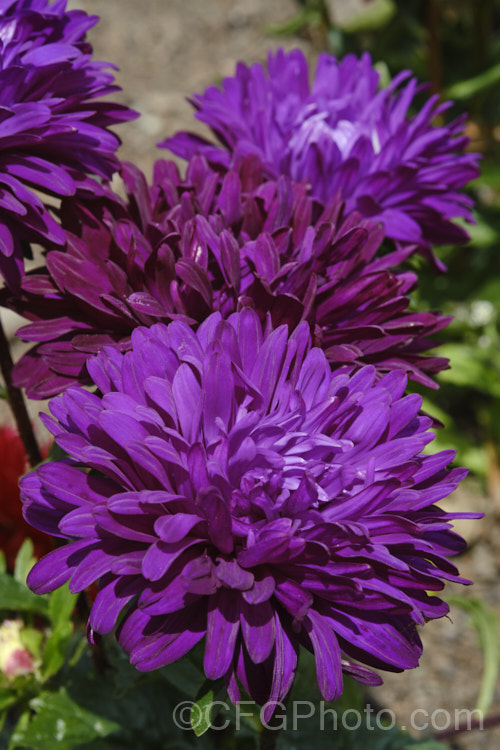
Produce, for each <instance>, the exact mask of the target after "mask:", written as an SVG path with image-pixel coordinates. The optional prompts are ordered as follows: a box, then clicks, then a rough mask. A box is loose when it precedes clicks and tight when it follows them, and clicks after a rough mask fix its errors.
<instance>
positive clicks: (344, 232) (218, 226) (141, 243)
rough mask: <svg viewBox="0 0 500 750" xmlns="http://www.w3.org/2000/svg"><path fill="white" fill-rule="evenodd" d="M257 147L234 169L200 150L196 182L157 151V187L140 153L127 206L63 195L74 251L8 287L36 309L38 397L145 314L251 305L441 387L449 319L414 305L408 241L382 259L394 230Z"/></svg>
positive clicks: (381, 367)
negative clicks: (222, 171) (220, 168)
mask: <svg viewBox="0 0 500 750" xmlns="http://www.w3.org/2000/svg"><path fill="white" fill-rule="evenodd" d="M258 166H259V164H258V162H257V163H256V161H255V159H252V158H250V159H246V160H243V164H242V166H241V170H240V171H239V172H235V171H230V172H228V173H227V174H226V175H225V177H224V178H223V179H221V178H220V176H219V175H218V174H217V173H216V172H214V171H212V170H211V169H210V168H209V167H208V166H207V164H206V162H205V161H204V159H202V158H199V157H194V158H193V160H192V162H191V163H190V165H189V167H188V170H187V175H186V179H185V180H181V179H180V177H179V174H178V172H177V168H176V167H175V165H174V164H173V163H171V162H163V161H162V162H158V163H157V165H156V168H155V175H154V183H153V186H152V187H151V188H148V187H147V184H146V181H145V179H144V177H143V176H142V175H141V173H140V172H139V171H138V170H136V169H135V168H133V167H132V166H131V165H128V166H125V167H124V172H123V176H124V179H125V183H126V185H127V188H128V191H129V200H128V204H127V205H126V204H124V203H122V202H120V201H119V200H118V199H117V198H116V196H114V195H113V194H112V193H106V192H104V189H102V190H101V192H102V195H101V196H100V197H99V198H96V199H95V200H93V201H90V202H88V203H87V204H77V203H76V201H75V200H74V199H72V200H71V201H68V202H67V205H66V206H63V217H62V223H63V225H64V226H65V227H68V228H69V229H71V230H72V232H70V231H68V235H67V237H68V243H67V246H66V248H65V249H64V251H57V250H53V251H50V252H49V253H48V255H47V259H46V268H43V269H41V270H40V271H37V272H34V273H30V274H28V275H26V276H25V278H24V280H23V285H22V290H21V293H20V294H18V295H13V296H11V297H10V298H5V295H4V299H3V304H6V305H9V306H10V307H12V308H13V309H14V310H16V311H17V312H19V313H21V314H22V315H25V316H27V317H28V318H29V319H31V320H32V321H33V323H31V324H30V325H28V326H26V327H24V328H22V329H21V330H20V331H19V332H18V335H19V337H20V338H22V339H23V340H25V341H30V342H35V344H36V345H35V346H34V348H32V349H31V350H30V351H28V352H27V354H25V355H24V356H23V358H22V359H21V360H20V361H19V362H18V364H17V365H16V367H15V371H14V376H15V379H16V382H17V384H18V385H19V386H24V387H26V389H27V392H28V395H29V396H30V397H31V398H44V397H47V396H52V395H55V394H57V393H60V392H61V391H62V390H63V389H64V388H65V387H67V386H68V385H70V384H74V383H75V382H80V383H88V382H89V380H88V377H89V376H88V373H87V370H86V366H85V365H86V361H87V359H88V358H89V357H90V356H93V355H94V354H95V353H96V352H97V351H99V349H100V348H101V347H102V346H103V345H105V344H108V345H109V344H111V345H115V346H116V347H117V348H118V349H119V350H122V351H123V350H126V349H127V348H129V346H130V334H131V333H132V331H133V329H134V328H136V327H137V326H139V325H147V326H149V325H152V324H153V323H155V322H158V321H163V322H168V321H169V320H172V319H181V320H183V321H184V322H186V323H188V324H189V325H192V326H196V325H198V324H199V323H201V322H202V321H203V320H204V319H205V318H206V317H207V315H209V314H210V313H211V312H213V311H214V310H219V311H220V312H221V313H222V314H223V316H224V317H227V316H228V315H229V314H231V313H233V312H235V311H237V310H239V309H241V308H242V307H245V306H250V307H253V308H254V309H256V310H257V311H258V313H259V316H260V319H261V321H262V324H263V325H264V324H265V320H266V315H267V313H268V312H270V313H271V317H272V321H273V324H274V326H276V325H279V324H280V323H287V324H288V325H289V327H290V330H292V329H293V328H295V327H296V326H297V325H298V324H299V323H300V321H301V320H307V321H308V322H309V324H310V326H311V329H312V331H313V333H314V340H315V343H316V344H318V345H321V346H322V347H323V348H324V349H325V351H326V355H327V357H328V358H329V360H330V361H331V362H332V364H334V366H335V367H339V366H342V365H343V366H346V367H350V368H359V367H361V366H363V365H365V364H373V365H375V366H376V368H377V370H378V371H379V372H387V371H389V370H392V369H395V368H400V369H403V370H405V371H407V372H408V373H410V374H411V377H413V378H414V379H415V380H418V381H420V382H422V383H425V384H427V385H430V386H431V387H435V383H434V381H433V380H432V378H431V377H430V375H431V374H433V373H435V372H437V371H439V370H441V369H443V368H444V367H446V366H447V360H446V359H443V358H441V357H435V356H425V355H423V352H425V351H426V350H427V349H429V348H430V347H433V346H436V345H437V343H438V342H436V341H434V340H433V339H432V338H431V336H432V335H433V334H434V333H436V332H437V331H439V330H440V329H441V328H443V327H444V326H445V325H446V324H447V322H448V320H449V319H448V318H445V317H443V316H441V315H440V314H438V313H433V312H429V313H416V312H412V311H410V310H408V304H409V301H408V297H407V294H408V293H409V292H411V291H412V290H413V288H414V287H415V284H416V277H415V276H414V274H412V273H402V272H398V273H394V272H392V271H391V270H390V268H391V265H393V264H394V263H395V262H397V261H398V260H400V259H401V258H402V257H403V256H404V253H402V252H398V251H395V252H393V253H390V254H388V255H386V256H383V257H378V255H377V251H378V248H379V245H380V242H381V240H382V236H383V232H382V230H381V227H380V226H379V225H375V224H374V223H372V222H369V221H367V220H363V219H361V217H360V216H359V215H357V214H355V213H352V214H351V215H349V216H348V217H347V218H344V217H343V210H342V204H341V203H340V202H339V201H337V200H335V199H332V200H331V201H330V202H329V203H328V204H327V205H326V206H325V207H323V206H322V205H321V204H319V203H317V202H316V201H314V200H312V199H311V198H310V197H309V196H308V195H307V190H306V187H305V186H304V185H300V184H298V183H295V184H293V183H291V182H290V180H288V179H287V178H284V177H282V178H280V179H279V180H278V181H277V182H276V181H269V182H262V176H261V174H260V172H259V169H258Z"/></svg>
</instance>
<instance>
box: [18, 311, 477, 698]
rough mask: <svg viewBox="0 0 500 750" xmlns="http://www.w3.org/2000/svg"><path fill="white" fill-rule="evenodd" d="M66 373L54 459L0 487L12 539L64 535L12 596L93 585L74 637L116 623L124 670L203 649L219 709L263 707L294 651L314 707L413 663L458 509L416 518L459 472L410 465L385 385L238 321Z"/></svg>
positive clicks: (447, 567) (415, 424) (413, 439)
mask: <svg viewBox="0 0 500 750" xmlns="http://www.w3.org/2000/svg"><path fill="white" fill-rule="evenodd" d="M88 369H89V372H90V374H91V377H92V380H93V382H94V383H95V385H96V386H97V387H98V389H99V393H100V395H95V394H92V393H90V392H88V391H87V390H85V389H83V388H69V389H68V390H67V391H66V392H65V393H64V394H63V395H61V396H59V397H57V398H55V399H53V400H52V402H51V407H50V408H51V411H52V414H53V417H54V418H52V417H49V416H47V415H45V417H43V419H44V422H45V424H46V425H47V426H48V428H49V429H50V430H51V432H52V433H53V434H54V436H55V439H56V442H57V443H58V444H59V446H60V447H61V448H62V449H63V450H64V451H66V452H67V454H68V458H67V459H64V460H60V461H56V462H53V463H47V464H45V465H42V466H40V467H39V468H38V469H37V470H36V471H34V472H32V473H31V474H28V475H27V476H25V477H24V478H23V479H22V480H21V496H22V500H23V503H24V514H25V517H26V519H27V520H28V521H29V523H31V524H32V525H33V526H35V527H36V528H38V529H41V530H42V531H45V532H47V533H49V534H51V535H53V536H59V537H61V538H63V539H67V540H69V543H68V544H66V545H64V546H62V547H59V548H58V549H56V550H54V551H52V552H50V553H49V554H48V555H47V556H46V557H44V558H43V559H42V560H41V561H39V562H38V563H37V564H36V565H35V567H34V568H33V570H32V571H31V573H30V574H29V577H28V584H29V586H30V587H31V588H32V589H33V590H34V591H36V592H38V593H43V592H47V591H52V590H54V589H56V588H57V587H58V586H61V585H62V584H63V583H64V582H66V581H68V580H69V581H70V588H71V590H72V591H74V592H77V591H82V590H83V589H85V588H86V587H87V586H88V585H89V584H91V583H93V582H95V581H99V586H100V588H99V593H98V594H97V597H96V599H95V601H94V603H93V605H92V610H91V614H90V618H89V634H90V637H91V638H93V637H94V633H108V632H110V631H112V630H113V628H114V627H115V624H116V621H117V618H118V616H119V615H120V614H121V615H123V616H122V619H121V622H120V625H119V628H118V639H119V642H120V644H121V645H122V646H123V648H124V649H125V650H126V651H127V652H128V653H129V654H130V659H131V662H132V663H133V664H134V665H136V667H137V668H138V669H139V670H151V669H156V668H158V667H162V666H164V665H166V664H169V663H171V662H173V661H175V660H177V659H179V658H180V657H182V656H183V655H184V654H186V653H187V652H188V651H190V649H191V648H192V647H193V646H194V645H195V644H196V643H198V642H199V641H201V640H202V639H203V638H204V639H205V644H204V668H205V673H206V675H207V677H208V678H210V679H217V678H224V679H225V680H226V684H227V687H228V691H229V695H230V697H231V699H232V700H238V699H239V696H240V693H239V688H238V683H240V684H241V685H242V686H243V687H244V688H245V690H246V691H247V693H249V694H250V696H251V697H252V698H253V699H255V700H256V701H258V702H259V703H264V702H266V701H277V700H282V699H283V698H284V697H285V695H286V694H287V692H288V690H289V689H290V686H291V684H292V681H293V678H294V672H295V668H296V663H297V653H298V650H299V647H300V646H303V647H305V648H306V649H308V650H310V651H311V652H314V655H315V658H316V670H317V677H318V683H319V687H320V689H321V692H322V694H323V696H324V697H325V699H331V698H335V697H336V696H338V695H339V694H340V693H341V692H342V672H345V673H347V674H351V675H354V676H355V677H356V678H358V679H360V680H361V681H364V682H366V683H368V684H377V683H379V682H380V678H379V677H378V676H377V675H376V674H374V673H373V672H372V671H371V668H373V667H374V668H381V669H385V670H389V671H396V672H397V671H402V670H404V669H409V668H411V667H415V666H417V664H418V660H419V656H420V654H421V642H420V639H419V636H418V633H417V626H418V625H422V624H423V623H424V622H425V620H426V619H429V618H431V619H432V618H437V617H442V616H443V615H444V614H446V612H447V611H448V605H447V604H446V603H445V602H443V601H442V600H441V599H440V598H438V597H437V596H435V595H431V594H430V593H428V592H435V591H439V590H441V589H442V587H443V585H444V584H443V581H444V580H453V581H460V582H462V583H467V581H464V580H463V579H461V578H460V577H459V576H458V571H457V570H456V568H455V567H454V566H453V565H452V564H451V563H450V561H449V560H448V557H449V556H450V555H453V554H455V553H457V552H458V551H460V550H462V549H463V546H464V542H463V540H462V539H461V538H460V537H459V536H457V535H456V534H455V533H454V532H452V531H451V529H450V526H451V525H450V520H451V519H452V518H457V517H459V516H460V514H450V513H447V512H445V511H444V510H442V509H441V508H440V507H438V506H436V505H435V502H436V501H437V500H439V499H441V498H443V497H445V496H446V495H448V494H449V493H450V492H451V491H452V490H453V489H454V488H455V486H456V485H457V483H458V482H459V480H460V479H461V478H462V477H463V476H464V474H465V473H466V472H465V471H464V470H462V469H452V470H449V469H447V468H446V467H447V465H448V464H449V462H450V461H451V459H452V457H453V451H445V452H442V453H437V454H435V455H424V454H423V453H422V450H423V448H424V446H425V445H426V444H427V443H428V442H429V441H430V440H432V438H433V436H432V434H431V433H430V432H429V431H428V427H429V424H430V419H429V418H427V417H424V416H421V415H420V414H419V407H420V402H421V399H420V397H419V396H417V395H410V396H404V395H403V394H404V389H405V385H406V377H405V375H404V373H402V372H392V373H389V374H388V375H386V376H384V377H382V378H381V379H379V380H377V379H376V372H375V370H374V368H372V367H366V368H363V369H362V370H360V371H359V372H358V373H356V374H355V375H353V376H348V375H346V374H339V373H335V372H332V371H331V369H330V365H329V363H328V361H327V359H326V357H325V355H324V353H323V352H322V351H321V350H320V349H318V348H311V339H310V334H309V328H308V326H307V324H305V323H302V324H301V325H300V326H299V327H298V328H297V329H296V330H295V331H294V333H293V334H292V335H291V336H288V331H287V327H286V326H280V327H278V328H277V329H275V330H273V329H272V326H270V325H268V327H267V329H266V331H265V332H264V333H263V332H262V326H261V321H260V319H259V317H258V316H257V314H256V313H255V312H254V311H252V310H249V309H246V310H244V311H242V312H241V313H235V314H233V315H231V316H230V317H229V318H228V319H227V320H226V321H224V320H223V319H222V317H221V315H220V313H214V314H213V315H211V316H210V317H209V318H208V319H207V320H206V321H205V322H204V323H203V324H202V325H201V326H200V327H199V329H198V330H197V331H196V332H193V330H192V329H191V328H190V327H189V326H187V325H186V324H184V323H183V322H181V321H174V322H172V323H170V324H169V325H168V326H166V325H164V324H162V323H158V324H156V325H154V326H153V327H151V328H149V329H147V328H142V327H140V328H137V329H136V330H135V331H134V332H133V334H132V350H131V351H129V352H128V353H125V354H121V353H119V352H118V351H117V350H116V349H115V348H113V347H106V348H104V349H103V350H102V352H100V353H99V355H97V356H96V357H94V358H93V359H92V360H91V361H89V363H88ZM82 468H85V469H92V472H91V473H86V472H85V471H82V470H81V469H82ZM464 515H465V516H467V514H464ZM352 660H356V661H359V662H362V664H366V665H367V667H365V666H363V665H362V664H358V663H355V662H354V661H352Z"/></svg>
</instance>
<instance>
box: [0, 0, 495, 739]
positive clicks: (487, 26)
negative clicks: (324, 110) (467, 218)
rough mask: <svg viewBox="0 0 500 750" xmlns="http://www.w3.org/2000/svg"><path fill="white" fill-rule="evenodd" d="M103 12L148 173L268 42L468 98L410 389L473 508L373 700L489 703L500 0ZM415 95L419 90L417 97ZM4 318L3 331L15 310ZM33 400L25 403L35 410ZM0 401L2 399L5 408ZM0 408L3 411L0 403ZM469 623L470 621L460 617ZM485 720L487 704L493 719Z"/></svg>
mask: <svg viewBox="0 0 500 750" xmlns="http://www.w3.org/2000/svg"><path fill="white" fill-rule="evenodd" d="M68 5H69V6H70V7H72V8H82V9H84V10H86V11H87V12H88V13H91V14H92V13H96V14H98V15H100V16H101V21H100V23H99V24H98V25H97V27H96V28H95V29H93V30H92V31H91V32H90V40H91V42H92V43H93V45H94V50H95V57H96V59H101V60H108V61H110V62H113V63H115V64H116V65H117V66H118V67H119V72H118V73H117V81H118V83H119V84H120V85H121V87H122V88H123V92H122V93H121V94H120V95H119V96H118V97H114V98H115V99H120V100H121V101H123V102H125V103H127V104H128V105H129V106H132V107H133V108H135V109H137V110H138V111H139V112H140V113H141V117H140V118H139V119H138V120H137V121H135V122H133V123H131V124H127V125H124V126H122V127H121V129H120V131H119V134H120V136H121V138H122V140H123V147H122V151H121V157H122V159H128V160H131V161H134V162H135V163H137V164H138V165H139V166H140V167H141V168H142V169H143V170H144V171H145V172H146V174H147V175H148V176H149V175H150V172H151V167H152V164H153V162H154V160H155V159H156V158H159V157H165V156H167V153H166V152H164V151H160V150H158V149H156V148H155V143H156V142H157V141H159V140H161V139H163V138H165V137H166V136H167V135H170V134H173V132H174V131H176V130H178V129H184V128H187V129H191V130H196V131H198V132H200V133H203V132H204V129H203V127H202V126H201V124H199V123H197V121H196V120H195V119H194V118H193V116H192V111H191V107H190V106H189V104H188V102H187V101H186V99H185V97H186V96H188V95H189V94H191V93H194V92H197V91H202V90H203V89H204V88H205V87H206V86H208V85H209V84H212V83H218V82H219V81H220V80H221V79H222V78H223V77H224V76H226V75H232V73H233V71H234V67H235V64H236V62H237V60H239V59H241V60H244V61H245V62H247V63H252V62H255V61H265V57H266V52H267V50H268V49H269V48H276V47H278V46H282V47H284V48H286V49H292V48H294V47H299V48H301V49H302V50H303V51H304V52H305V54H306V55H307V57H308V59H309V60H310V62H311V64H312V65H313V64H314V61H315V58H316V57H317V55H318V53H319V52H321V51H325V50H326V51H329V52H331V53H333V54H335V55H338V56H342V55H344V54H346V53H349V52H354V53H356V54H359V53H361V52H362V51H364V50H368V51H370V53H371V54H372V57H373V60H374V62H375V63H376V64H377V68H378V69H379V72H380V75H381V80H382V83H384V84H385V83H387V82H388V81H389V80H390V79H391V78H392V77H393V76H394V75H396V74H397V73H398V72H399V71H400V70H403V69H411V70H413V71H414V73H415V74H416V76H417V77H418V79H419V80H420V81H428V82H429V85H430V90H432V91H434V92H437V93H439V94H440V95H442V97H443V98H445V99H448V98H451V99H453V100H454V102H455V104H454V106H453V108H452V109H451V110H450V111H449V112H448V117H449V118H453V117H455V116H457V115H459V114H460V113H462V112H468V113H469V120H468V124H467V133H468V135H469V137H470V139H471V146H470V148H471V149H472V150H474V151H481V152H482V153H483V154H484V156H483V159H482V176H481V177H480V178H479V179H478V180H476V181H475V183H474V184H472V185H471V187H470V193H471V195H472V196H473V197H474V199H475V200H476V220H477V223H476V224H475V225H474V226H472V227H470V235H471V241H470V243H469V244H468V245H466V246H461V247H442V248H438V249H437V254H438V255H439V257H440V258H441V259H442V260H443V261H444V262H445V263H446V265H447V266H448V272H447V273H446V274H442V275H438V274H436V272H435V271H433V270H432V269H431V268H429V267H428V266H427V265H426V263H425V261H423V260H422V259H421V258H420V257H417V258H414V259H412V263H414V264H416V266H417V267H418V272H419V275H420V279H421V281H420V288H419V291H418V293H416V294H415V296H414V299H413V300H412V304H413V305H414V306H415V308H416V309H422V310H425V309H440V310H442V311H443V312H444V313H446V314H451V315H453V316H454V322H453V323H452V324H451V325H450V326H449V328H448V329H447V330H446V331H445V332H444V335H443V337H442V338H443V340H444V342H445V343H444V346H443V347H441V350H440V353H441V354H442V355H444V356H448V357H449V358H450V360H451V365H452V367H451V369H450V370H448V371H445V372H443V373H441V374H440V376H439V382H440V385H441V389H440V390H439V391H438V392H429V390H426V391H425V392H422V395H423V396H424V408H425V409H426V410H427V411H429V412H430V413H432V414H433V415H434V416H436V417H438V418H439V419H440V420H441V421H442V422H443V424H444V425H445V427H444V428H443V429H440V430H439V431H438V436H437V439H436V441H435V444H434V446H435V449H438V450H441V449H443V448H449V447H452V448H455V449H456V450H457V453H458V456H457V463H459V464H461V465H463V466H466V467H468V468H469V470H470V476H469V478H468V479H467V480H466V482H465V483H464V485H463V487H462V488H461V489H460V490H459V491H458V492H457V493H455V495H454V496H453V498H452V499H451V500H450V501H447V503H448V504H453V507H454V509H457V510H460V511H461V510H473V511H481V512H484V513H485V518H484V519H483V520H482V521H474V522H462V523H463V524H465V525H463V526H460V522H459V523H457V526H460V528H459V529H458V530H459V533H461V534H463V535H464V536H465V537H466V538H467V539H468V540H469V542H470V548H469V550H468V552H467V553H466V554H465V555H464V556H463V558H462V560H461V561H460V563H459V564H460V569H461V571H462V573H463V575H464V576H465V577H467V578H471V579H473V580H474V581H475V585H474V587H472V589H467V590H466V592H465V594H464V592H463V589H461V588H460V589H459V587H456V588H455V589H454V588H453V587H450V589H449V590H450V592H451V594H450V598H451V597H454V606H453V608H452V615H451V616H450V618H448V619H446V618H445V619H443V620H441V621H437V622H434V623H432V624H430V625H429V626H428V627H426V628H424V629H423V633H422V638H423V641H424V657H423V659H422V666H421V668H420V669H417V670H414V671H413V672H408V673H406V674H405V675H403V676H400V675H393V676H391V675H388V676H387V679H385V683H384V686H383V687H382V688H379V689H377V690H376V691H375V692H374V694H373V701H372V702H373V703H374V702H377V703H379V704H381V705H387V706H390V707H391V708H393V709H394V710H396V712H397V716H398V721H399V722H400V724H402V725H404V724H405V722H406V723H409V716H410V714H411V712H412V711H413V710H415V709H417V708H421V709H424V710H425V711H428V712H429V715H430V714H431V713H432V711H433V710H435V709H436V708H443V709H447V710H449V711H452V712H453V711H454V710H455V709H462V708H469V709H473V708H474V707H475V706H476V705H477V704H478V701H479V703H480V705H481V706H482V707H483V708H487V709H488V710H489V712H490V715H491V716H492V717H495V716H497V714H498V715H499V723H500V690H499V687H498V664H499V637H498V619H497V617H498V614H499V613H500V586H499V570H500V347H499V343H500V0H142V2H138V1H137V0H70V1H69V3H68ZM422 100H423V99H422ZM7 323H8V327H9V329H10V330H11V331H13V330H15V327H16V321H14V320H9V321H8V322H7ZM38 408H39V404H35V405H34V408H33V412H34V413H36V412H37V411H38ZM2 413H3V412H2ZM0 417H1V414H0ZM471 626H472V627H471ZM492 720H493V721H494V719H492ZM495 743H497V745H498V744H500V729H491V730H488V731H483V732H472V733H471V732H465V733H463V734H459V735H456V736H455V737H454V738H453V745H454V746H455V747H457V748H466V749H467V750H472V749H476V748H491V747H494V746H495Z"/></svg>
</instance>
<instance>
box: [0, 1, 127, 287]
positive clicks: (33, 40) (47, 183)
mask: <svg viewBox="0 0 500 750" xmlns="http://www.w3.org/2000/svg"><path fill="white" fill-rule="evenodd" d="M96 21H97V17H96V16H88V15H87V14H86V13H84V12H83V11H76V10H75V11H66V2H65V1H61V0H58V1H57V2H54V3H52V4H50V5H49V2H48V0H21V2H19V0H17V1H16V2H13V1H12V0H0V275H1V276H3V277H4V278H5V280H6V282H7V284H8V285H9V286H13V287H16V288H17V287H18V284H19V280H20V278H21V275H22V271H23V246H24V245H25V244H26V243H30V242H40V243H42V244H45V243H47V242H49V243H54V244H58V245H63V244H64V241H65V235H64V232H63V231H62V230H61V228H60V227H59V226H58V224H57V223H56V221H55V220H54V218H53V217H52V215H51V213H50V212H49V209H48V207H47V205H46V203H45V202H44V200H43V199H42V198H41V197H40V195H39V194H38V193H39V192H41V193H43V194H45V195H50V196H56V197H62V196H67V195H73V194H74V193H75V191H76V189H77V187H78V186H81V185H82V183H83V184H85V175H86V174H91V175H96V176H98V177H103V178H105V179H109V178H110V177H111V175H112V174H113V172H114V171H116V169H117V168H118V165H119V162H118V160H117V158H116V156H115V151H116V149H117V147H118V145H119V139H118V138H117V136H115V135H114V134H113V133H111V132H110V131H109V130H108V127H109V126H110V125H114V124H116V123H119V122H122V121H125V120H130V119H131V118H133V117H134V116H135V113H134V112H132V111H131V110H129V109H128V108H127V107H125V106H122V105H119V104H114V103H112V102H109V101H94V100H95V99H96V97H100V96H103V95H105V94H110V93H112V92H114V91H117V90H119V88H118V87H117V86H115V85H113V80H114V79H113V76H112V75H111V74H110V73H108V72H106V70H105V69H106V68H109V67H112V66H110V65H109V64H108V63H102V62H95V61H93V60H92V57H91V53H92V48H91V46H90V44H89V43H88V42H86V41H85V34H86V32H87V30H88V29H89V28H91V27H92V26H93V25H94V24H95V23H96Z"/></svg>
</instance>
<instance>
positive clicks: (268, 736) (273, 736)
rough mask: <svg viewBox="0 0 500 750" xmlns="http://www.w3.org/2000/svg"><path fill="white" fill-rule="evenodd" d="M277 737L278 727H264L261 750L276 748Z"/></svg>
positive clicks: (260, 744)
mask: <svg viewBox="0 0 500 750" xmlns="http://www.w3.org/2000/svg"><path fill="white" fill-rule="evenodd" d="M277 739H278V732H277V730H276V729H270V728H269V727H263V728H262V732H261V733H260V742H259V750H274V748H275V747H276V740H277Z"/></svg>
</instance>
